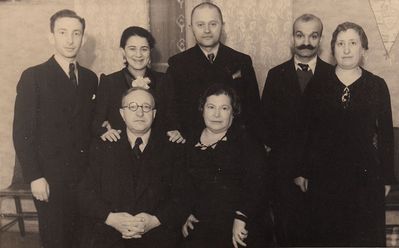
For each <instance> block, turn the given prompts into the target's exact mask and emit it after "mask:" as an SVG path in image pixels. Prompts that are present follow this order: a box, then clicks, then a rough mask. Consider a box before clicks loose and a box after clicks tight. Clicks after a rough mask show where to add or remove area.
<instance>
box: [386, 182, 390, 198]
mask: <svg viewBox="0 0 399 248" xmlns="http://www.w3.org/2000/svg"><path fill="white" fill-rule="evenodd" d="M390 191H391V185H385V197H387V195H388V194H389V192H390Z"/></svg>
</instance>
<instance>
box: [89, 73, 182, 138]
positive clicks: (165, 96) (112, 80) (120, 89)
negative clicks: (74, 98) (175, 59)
mask: <svg viewBox="0 0 399 248" xmlns="http://www.w3.org/2000/svg"><path fill="white" fill-rule="evenodd" d="M126 74H128V75H129V76H128V77H133V76H131V74H130V73H129V72H128V70H127V68H126V67H125V68H123V69H122V70H120V71H117V72H114V73H111V74H109V75H101V77H100V84H99V87H98V92H97V103H96V111H95V116H94V122H93V131H94V134H95V135H96V136H97V137H99V136H101V135H102V134H103V133H105V132H106V131H107V129H106V128H105V127H102V124H103V122H104V121H109V123H110V124H111V126H112V128H113V129H116V130H118V129H119V130H124V129H125V128H126V125H125V122H124V121H123V119H122V117H121V115H120V113H119V108H120V107H121V99H122V95H123V93H124V92H126V91H127V90H128V89H130V88H131V87H132V85H131V83H132V82H128V80H127V76H126ZM144 77H148V78H149V79H150V80H151V83H150V84H149V86H150V89H151V90H153V91H154V92H155V95H156V98H157V100H158V101H157V104H156V105H157V106H156V107H157V118H156V120H155V123H154V125H157V126H159V127H161V128H163V130H164V131H170V130H176V129H178V126H177V124H176V116H175V108H174V105H173V104H172V100H173V88H171V87H172V85H171V83H169V80H168V79H167V76H166V75H165V74H164V73H160V72H157V71H153V70H151V69H147V70H146V74H145V76H144ZM165 135H166V134H165Z"/></svg>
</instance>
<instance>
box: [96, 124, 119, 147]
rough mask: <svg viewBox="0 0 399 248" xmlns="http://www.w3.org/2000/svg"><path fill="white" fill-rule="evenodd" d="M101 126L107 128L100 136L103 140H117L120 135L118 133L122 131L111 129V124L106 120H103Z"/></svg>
mask: <svg viewBox="0 0 399 248" xmlns="http://www.w3.org/2000/svg"><path fill="white" fill-rule="evenodd" d="M101 127H105V128H106V129H107V132H105V133H103V134H102V135H101V136H100V137H101V139H102V140H103V141H107V140H108V141H111V142H113V141H115V142H116V141H118V140H119V139H120V138H121V136H120V133H121V132H122V131H121V130H116V129H112V127H111V124H110V123H109V122H108V121H104V122H103V124H102V125H101Z"/></svg>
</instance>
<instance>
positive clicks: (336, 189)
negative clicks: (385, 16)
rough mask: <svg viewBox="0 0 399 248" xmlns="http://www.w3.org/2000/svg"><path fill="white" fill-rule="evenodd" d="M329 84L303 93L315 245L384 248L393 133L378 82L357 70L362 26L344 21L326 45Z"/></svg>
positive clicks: (382, 83)
mask: <svg viewBox="0 0 399 248" xmlns="http://www.w3.org/2000/svg"><path fill="white" fill-rule="evenodd" d="M331 49H332V53H333V55H334V57H335V59H336V61H337V65H336V68H335V73H334V72H332V73H331V75H330V77H329V80H326V81H324V82H319V83H317V84H312V85H311V87H310V89H309V91H308V93H309V98H308V104H307V111H308V113H309V119H308V120H309V139H308V142H307V147H306V152H305V159H304V166H305V171H304V174H305V177H307V178H308V179H309V187H308V192H309V196H310V198H311V206H312V208H311V213H312V217H311V222H312V223H311V228H312V231H313V233H312V236H311V237H312V239H313V240H312V242H313V245H316V246H385V202H384V197H385V196H386V195H387V194H388V192H389V189H390V185H391V184H392V183H394V181H395V179H394V173H393V168H394V167H393V127H392V112H391V103H390V96H389V91H388V87H387V85H386V83H385V81H384V79H382V78H380V77H378V76H376V75H374V74H372V73H371V72H369V71H367V70H365V69H363V68H362V67H360V64H361V61H362V58H363V55H364V54H365V52H366V50H367V49H368V40H367V36H366V34H365V32H364V30H363V28H362V27H361V26H359V25H357V24H355V23H351V22H345V23H342V24H340V25H338V27H337V28H336V30H335V31H334V33H333V37H332V40H331Z"/></svg>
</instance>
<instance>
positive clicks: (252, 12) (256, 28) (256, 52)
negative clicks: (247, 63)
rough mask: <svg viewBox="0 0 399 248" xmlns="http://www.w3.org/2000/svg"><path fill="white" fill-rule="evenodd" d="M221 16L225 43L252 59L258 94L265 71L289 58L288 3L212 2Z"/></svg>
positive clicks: (269, 0) (259, 0) (284, 0)
mask: <svg viewBox="0 0 399 248" xmlns="http://www.w3.org/2000/svg"><path fill="white" fill-rule="evenodd" d="M213 2H214V3H215V4H216V5H218V6H219V7H220V8H221V10H222V13H223V18H224V22H225V27H224V29H225V37H224V40H225V43H226V44H227V45H229V46H231V47H232V48H234V49H236V50H238V51H241V52H243V53H246V54H249V55H250V56H251V58H252V61H253V64H254V68H255V72H256V76H257V79H258V85H259V89H260V92H262V89H263V85H264V83H265V79H266V74H267V71H268V70H269V69H270V68H272V67H274V66H276V65H278V64H280V63H282V62H283V61H285V60H287V59H289V58H290V57H291V54H290V41H291V30H292V0H279V1H274V0H253V1H240V0H214V1H213Z"/></svg>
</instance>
